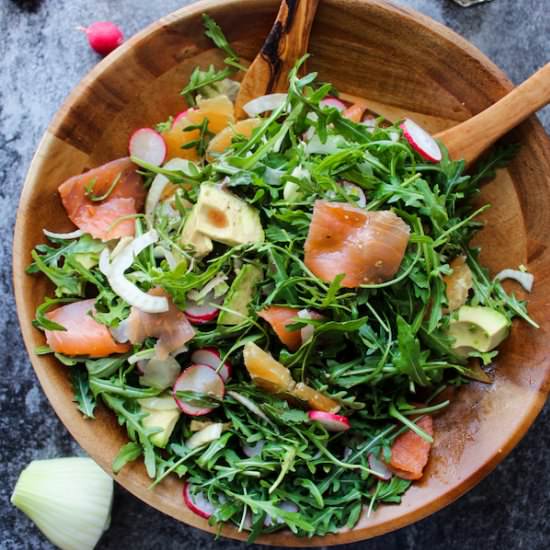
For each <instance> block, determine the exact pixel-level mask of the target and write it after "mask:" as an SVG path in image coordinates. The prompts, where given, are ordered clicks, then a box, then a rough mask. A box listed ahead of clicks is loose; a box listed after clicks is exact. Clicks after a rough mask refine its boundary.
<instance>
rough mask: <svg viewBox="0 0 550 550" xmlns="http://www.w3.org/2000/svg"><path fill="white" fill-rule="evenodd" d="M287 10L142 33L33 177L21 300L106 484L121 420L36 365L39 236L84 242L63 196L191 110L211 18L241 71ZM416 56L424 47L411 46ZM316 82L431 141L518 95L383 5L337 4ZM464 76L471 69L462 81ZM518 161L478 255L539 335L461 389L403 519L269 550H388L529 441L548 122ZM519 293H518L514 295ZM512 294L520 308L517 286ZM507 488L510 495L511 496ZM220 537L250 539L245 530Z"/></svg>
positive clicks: (57, 402) (539, 345)
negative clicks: (34, 271)
mask: <svg viewBox="0 0 550 550" xmlns="http://www.w3.org/2000/svg"><path fill="white" fill-rule="evenodd" d="M278 7H279V6H278V2H277V1H276V0H264V1H260V0H224V1H218V0H209V1H206V2H200V3H198V4H194V5H192V6H190V7H189V8H185V9H182V10H181V11H178V12H176V13H174V14H172V15H170V16H168V17H166V18H164V19H162V20H161V21H159V22H157V23H156V24H154V25H152V26H151V27H149V28H148V29H146V30H145V31H143V32H142V33H140V34H138V35H137V36H135V37H134V38H132V39H131V40H129V41H128V42H127V43H126V44H125V45H123V46H122V47H121V48H120V49H119V50H117V51H116V52H114V53H113V54H111V55H110V56H109V57H108V58H107V59H106V60H104V61H103V62H101V63H100V64H99V65H98V66H97V67H96V68H95V69H94V70H93V71H92V72H91V73H90V74H89V75H88V76H87V77H86V78H85V79H84V80H83V81H82V83H81V84H80V85H79V86H78V87H77V88H76V89H75V91H74V92H73V93H72V94H71V96H70V97H69V99H68V100H67V101H66V102H65V104H64V105H63V107H62V108H61V109H60V111H59V113H58V114H57V116H56V117H55V119H54V121H53V122H52V124H51V126H50V128H49V129H48V131H47V132H46V134H45V136H44V138H43V140H42V142H41V143H40V146H39V148H38V151H37V153H36V156H35V158H34V160H33V163H32V165H31V168H30V170H29V173H28V176H27V180H26V182H25V186H24V189H23V194H22V197H21V203H20V206H19V211H18V218H17V226H16V229H15V242H14V287H15V294H16V300H17V306H18V314H19V320H20V323H21V328H22V332H23V335H24V339H25V343H26V346H27V348H28V350H29V354H30V356H31V360H32V362H33V365H34V368H35V370H36V373H37V376H38V378H39V380H40V383H41V384H42V387H43V389H44V391H45V393H46V395H47V396H48V398H49V400H50V402H51V403H52V406H53V407H54V409H55V410H56V412H57V414H58V415H59V417H60V418H61V420H62V421H63V422H64V423H65V425H66V426H67V428H68V429H69V430H70V432H71V433H72V435H73V436H74V437H75V439H76V440H77V441H78V442H79V443H80V444H81V445H82V447H83V448H84V449H85V450H86V451H87V452H88V453H89V454H90V455H91V456H92V457H93V458H94V459H95V460H96V461H97V462H98V463H99V464H100V465H101V466H102V467H103V468H104V469H105V470H106V471H107V472H110V465H111V462H112V459H113V457H114V456H115V455H116V453H117V452H118V449H119V447H120V445H121V444H122V443H124V442H125V435H124V432H123V430H122V429H121V428H120V427H119V426H117V424H116V422H115V419H114V415H112V414H111V413H109V412H108V411H106V410H104V409H102V408H100V409H99V411H98V414H97V420H95V421H93V422H90V421H86V420H84V419H82V417H81V416H80V414H79V413H78V412H77V410H76V408H75V406H74V403H73V402H72V391H71V387H70V383H69V380H68V378H67V372H66V369H65V368H64V367H63V366H61V365H60V364H59V363H58V362H57V361H55V359H53V358H52V357H45V356H42V357H39V356H35V355H34V354H33V352H32V350H33V349H34V348H35V346H37V345H40V344H42V343H43V335H42V333H40V332H39V331H37V330H35V329H33V328H32V325H31V320H32V318H33V317H34V311H35V308H36V306H37V305H38V304H39V303H40V302H41V301H42V299H43V296H44V295H45V294H46V293H48V292H50V291H51V288H50V287H49V285H48V284H47V282H46V281H45V280H44V278H40V277H30V276H27V275H25V267H26V266H27V264H28V262H29V261H30V252H31V249H32V247H33V246H34V245H36V244H37V243H39V242H42V241H43V235H42V233H41V230H42V228H43V227H44V226H47V227H48V228H49V229H51V230H54V231H55V230H66V229H69V228H70V227H71V224H70V222H69V221H68V220H67V218H66V216H65V213H64V210H63V208H62V206H61V203H60V201H59V197H58V195H57V187H58V185H59V184H60V183H61V182H62V181H63V180H64V179H66V178H67V177H69V176H72V175H74V174H75V173H78V172H80V171H83V170H85V169H86V168H90V167H92V166H95V165H98V164H100V163H103V162H105V161H107V160H111V159H113V158H117V157H120V156H123V155H125V154H126V147H127V139H128V134H129V132H130V131H131V130H132V129H134V128H137V127H141V126H147V125H151V124H154V123H155V122H157V121H159V120H165V119H166V118H167V116H168V115H170V114H174V113H177V112H179V111H181V110H182V108H183V107H184V106H183V105H182V103H181V98H180V96H179V95H178V92H179V90H180V89H181V87H182V86H183V84H184V83H185V80H186V78H187V77H188V76H189V74H190V72H191V70H192V69H193V67H194V66H195V65H196V64H197V63H200V64H201V65H202V66H205V65H206V64H208V63H210V62H216V63H217V64H218V65H220V66H221V63H222V57H221V56H220V54H219V53H218V52H216V51H214V49H213V48H212V46H211V44H210V43H209V41H208V40H207V39H205V38H204V36H203V35H202V28H201V23H200V18H201V14H202V13H203V12H205V11H206V12H208V13H210V15H212V16H213V17H214V18H215V19H216V20H217V21H218V22H219V23H220V24H221V26H222V27H223V28H224V29H225V30H226V31H227V34H228V37H229V39H230V41H231V42H232V45H233V46H234V47H235V49H236V50H237V52H239V53H240V54H241V55H242V57H243V58H248V59H251V58H253V57H254V55H255V53H256V52H257V51H258V49H259V48H260V47H261V44H262V43H263V40H264V38H265V36H266V33H267V32H268V31H269V29H270V27H271V24H272V22H273V19H274V17H275V14H276V12H277V9H278ZM411 44H414V47H411ZM310 50H311V52H312V53H313V57H312V60H311V64H310V68H311V69H312V70H316V71H318V72H319V76H320V78H321V79H322V80H325V81H331V82H333V83H335V84H336V85H337V86H338V87H339V88H340V89H341V90H343V91H346V92H349V93H351V94H354V95H357V96H360V97H364V98H366V99H367V101H370V102H371V106H372V108H373V109H374V110H378V111H379V112H382V113H385V114H386V115H387V116H388V117H390V118H399V117H402V116H404V115H407V114H410V115H411V116H413V117H418V116H422V117H423V119H422V121H421V122H422V123H423V124H424V125H426V127H427V128H428V129H429V130H431V131H440V130H442V129H444V128H447V127H450V126H452V125H455V124H457V123H459V122H461V121H463V120H466V119H467V118H469V117H471V116H472V115H474V114H476V113H478V112H480V111H482V110H483V109H485V108H487V107H488V106H490V105H491V104H493V103H494V102H496V101H497V100H498V99H500V98H501V97H503V96H504V95H506V94H507V93H508V92H509V91H510V90H511V89H512V85H511V83H510V82H509V81H508V80H507V78H506V77H505V76H504V75H503V74H502V73H501V72H500V71H499V70H498V68H496V67H495V66H494V65H493V64H492V63H491V62H490V61H488V60H487V59H486V58H485V57H484V56H483V55H482V54H481V53H480V52H479V51H478V50H476V49H475V48H474V47H473V46H471V45H469V44H468V43H466V42H465V41H464V40H463V39H461V38H460V37H458V36H457V35H456V34H454V33H453V32H451V31H450V30H448V29H446V28H444V27H442V26H441V25H438V24H436V23H434V22H433V21H432V20H430V19H428V18H426V17H423V16H420V15H418V14H416V13H412V12H409V11H408V10H405V9H403V8H400V7H396V6H393V5H391V4H387V3H385V2H382V1H381V0H370V1H366V0H324V1H323V2H321V3H320V6H319V10H318V14H317V17H316V20H315V22H314V25H313V29H312V33H311V48H310ZM457 67H460V70H458V71H457V70H456V68H457ZM512 139H513V140H514V141H518V142H520V143H521V144H522V149H521V151H520V153H519V155H518V157H517V158H516V159H515V160H514V162H513V163H512V164H511V165H510V167H509V169H508V170H506V171H501V172H500V173H499V175H498V177H497V178H496V180H495V181H493V182H491V183H490V184H488V185H486V186H485V187H484V190H483V193H482V195H481V196H480V198H479V200H480V202H484V201H487V200H489V201H490V202H492V204H493V208H492V209H490V210H489V211H487V213H486V214H485V220H486V221H487V226H486V228H485V229H484V231H483V232H482V233H481V234H480V236H479V239H478V242H479V244H480V246H481V247H482V258H483V261H484V262H485V263H486V265H487V266H488V267H489V268H490V270H491V273H493V274H494V273H496V272H497V271H498V270H500V269H502V268H503V267H513V266H517V265H519V264H521V263H523V264H525V265H527V266H528V267H529V270H530V271H531V272H533V273H534V275H535V287H534V290H533V293H532V294H531V295H529V308H530V312H531V314H532V315H533V317H534V318H535V319H536V320H537V321H538V322H539V323H540V325H541V329H540V330H538V331H537V330H534V329H531V328H529V327H528V326H527V325H525V324H524V323H515V324H514V327H513V330H512V334H511V337H510V338H509V339H508V340H507V341H506V343H505V344H504V346H503V349H502V353H501V355H499V358H498V361H497V364H496V368H495V382H494V384H493V385H492V386H483V385H481V384H477V383H473V384H470V385H469V386H468V387H466V388H463V389H461V390H460V391H459V392H458V393H457V395H456V397H455V400H454V402H453V404H452V406H451V407H450V408H449V409H448V410H447V411H446V412H445V413H444V414H442V415H440V416H439V417H438V418H437V419H436V433H437V436H436V444H435V447H434V449H433V455H432V458H431V460H430V463H429V468H428V471H427V475H426V476H425V478H424V479H423V480H422V481H421V482H420V483H418V484H415V485H414V486H413V487H412V489H411V490H410V491H409V492H408V493H407V494H406V496H405V497H404V499H403V502H402V504H401V505H400V506H384V507H380V508H379V509H378V510H377V511H376V512H375V513H374V514H373V515H372V516H371V517H370V518H366V517H363V518H362V519H361V522H360V524H359V526H358V527H357V528H356V529H354V530H353V531H351V532H343V533H341V534H337V535H329V536H327V537H324V538H313V539H298V538H296V537H294V536H293V535H292V534H290V533H289V532H281V533H277V534H273V535H269V536H264V537H262V538H261V539H260V542H262V543H266V544H279V545H286V546H326V545H331V544H343V543H346V542H351V541H357V540H362V539H366V538H369V537H373V536H376V535H378V534H381V533H384V532H387V531H389V530H393V529H397V528H399V527H402V526H404V525H406V524H408V523H411V522H413V521H416V520H418V519H420V518H422V517H425V516H426V515H428V514H430V513H432V512H434V511H436V510H438V509H439V508H441V507H442V506H445V505H446V504H448V503H450V502H451V501H452V500H454V499H456V498H457V497H458V496H460V495H461V494H462V493H464V492H465V491H467V490H468V489H469V488H470V487H472V486H473V485H474V484H475V483H477V482H478V481H479V480H480V479H481V478H482V477H483V476H485V475H486V474H487V473H488V472H490V471H491V470H492V469H493V468H494V467H495V466H496V464H497V463H498V462H499V461H501V460H502V459H503V458H504V457H505V456H506V454H508V453H509V452H510V451H511V450H512V448H513V447H514V446H515V445H516V444H517V442H518V441H519V440H520V439H521V437H522V436H523V434H524V433H525V432H526V430H527V429H528V427H529V426H530V425H531V423H532V422H533V420H534V418H535V416H536V415H537V413H538V412H539V410H540V408H541V407H542V405H543V403H544V401H545V399H546V396H547V393H548V391H549V389H550V348H549V341H550V338H549V337H550V315H549V311H550V308H549V298H548V296H550V250H549V244H550V237H549V235H550V230H549V225H550V218H549V217H548V212H549V211H550V144H549V140H548V138H547V136H546V135H545V134H544V131H543V130H542V128H541V127H540V125H539V124H538V122H537V121H536V120H535V119H528V120H527V121H526V122H525V123H523V124H522V125H521V126H520V127H519V128H518V129H517V130H515V131H514V132H513V136H512ZM510 284H511V285H512V284H513V283H510ZM510 288H513V289H514V290H515V291H516V292H518V294H521V291H517V287H510ZM116 479H117V481H118V482H119V483H121V484H122V485H123V486H124V487H125V488H126V489H128V490H129V491H131V492H132V493H133V494H135V495H136V496H138V497H139V498H141V499H142V500H143V501H144V502H147V503H148V504H150V505H151V506H154V507H155V508H158V509H159V510H162V511H163V512H165V513H167V514H169V515H171V516H173V517H175V518H177V519H178V520H180V521H183V522H185V523H188V524H190V525H193V526H196V527H199V528H201V529H204V530H207V531H211V532H213V531H214V529H212V528H211V527H209V526H208V525H207V522H206V521H204V520H202V519H201V518H199V517H197V516H196V515H194V514H193V513H192V512H190V511H189V510H188V509H187V508H186V507H185V506H184V505H183V503H182V499H181V482H179V481H177V480H176V479H169V480H167V481H166V482H165V483H162V484H161V485H160V486H159V487H157V488H156V489H155V490H154V491H150V490H148V488H147V487H148V485H149V480H148V478H147V477H146V474H145V471H144V468H143V466H142V465H141V464H140V463H135V464H133V465H131V466H130V467H129V468H126V469H124V470H123V471H122V472H121V473H120V474H119V475H118V476H117V477H116ZM504 491H505V488H503V496H504ZM222 533H223V534H224V535H226V536H229V537H232V538H238V539H243V538H245V535H244V534H239V533H238V532H237V531H236V530H234V529H232V528H228V527H225V528H224V529H223V531H222Z"/></svg>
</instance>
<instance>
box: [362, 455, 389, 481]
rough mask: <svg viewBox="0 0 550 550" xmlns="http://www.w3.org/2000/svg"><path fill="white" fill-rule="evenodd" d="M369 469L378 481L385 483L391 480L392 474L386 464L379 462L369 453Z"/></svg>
mask: <svg viewBox="0 0 550 550" xmlns="http://www.w3.org/2000/svg"><path fill="white" fill-rule="evenodd" d="M368 459H369V466H370V469H371V470H372V471H373V472H375V473H374V474H373V475H374V476H375V477H377V478H379V479H382V480H384V481H387V480H388V479H390V478H391V476H392V473H391V470H390V469H389V468H388V466H387V464H386V463H385V462H383V461H382V460H380V459H379V458H378V457H376V455H374V454H373V453H370V454H369V456H368Z"/></svg>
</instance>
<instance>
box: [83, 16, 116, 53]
mask: <svg viewBox="0 0 550 550" xmlns="http://www.w3.org/2000/svg"><path fill="white" fill-rule="evenodd" d="M78 30H80V31H83V32H85V33H86V36H87V38H88V43H89V44H90V47H91V48H92V49H93V50H94V51H95V52H97V53H98V54H100V55H107V54H109V53H111V52H112V51H113V50H114V49H116V48H118V47H119V46H120V45H121V44H122V42H124V35H123V34H122V31H121V30H120V27H118V26H117V25H115V24H114V23H111V22H110V21H97V22H96V23H92V24H91V25H90V26H89V27H78Z"/></svg>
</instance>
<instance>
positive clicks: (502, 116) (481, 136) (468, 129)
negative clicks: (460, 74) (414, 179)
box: [435, 63, 550, 165]
mask: <svg viewBox="0 0 550 550" xmlns="http://www.w3.org/2000/svg"><path fill="white" fill-rule="evenodd" d="M549 102H550V63H547V64H546V65H545V66H544V67H542V69H539V70H538V71H537V72H536V73H535V74H534V75H533V76H531V77H530V78H528V79H527V80H526V81H525V82H523V83H522V84H520V85H519V86H518V87H517V88H514V89H513V90H512V91H511V92H510V93H509V94H507V95H505V96H504V97H503V98H502V99H500V100H499V101H497V102H496V103H495V104H494V105H491V107H489V108H487V109H485V110H484V111H482V112H481V113H479V114H477V115H475V116H473V117H472V118H470V119H468V120H466V121H464V122H461V123H460V124H458V125H456V126H453V127H452V128H449V129H448V130H444V131H443V132H439V133H438V134H436V136H435V137H436V139H439V140H441V141H442V142H443V143H444V144H445V146H446V147H447V149H448V150H449V156H450V158H452V159H454V160H459V159H464V160H465V161H466V165H470V164H472V163H473V162H475V161H476V160H477V159H478V158H479V156H480V155H481V154H482V153H483V152H485V151H486V150H487V149H488V148H489V147H490V146H491V145H493V143H495V141H497V139H499V138H500V137H502V136H503V135H504V134H506V133H507V132H508V131H509V130H511V129H512V128H514V127H515V126H517V125H518V124H519V123H520V122H522V121H523V120H525V119H526V118H527V117H529V116H530V115H532V114H533V113H535V112H536V111H538V110H539V109H541V108H542V107H544V106H545V105H547V104H548V103H549Z"/></svg>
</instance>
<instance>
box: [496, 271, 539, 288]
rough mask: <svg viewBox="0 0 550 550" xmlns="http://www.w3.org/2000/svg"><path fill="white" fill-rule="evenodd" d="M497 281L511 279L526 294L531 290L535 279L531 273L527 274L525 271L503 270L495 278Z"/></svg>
mask: <svg viewBox="0 0 550 550" xmlns="http://www.w3.org/2000/svg"><path fill="white" fill-rule="evenodd" d="M495 279H496V280H497V281H502V280H504V279H513V280H514V281H516V282H518V283H519V284H520V285H521V286H522V287H523V288H524V289H525V290H526V291H527V292H531V290H533V283H534V281H535V277H534V275H533V274H532V273H527V272H526V271H519V270H516V269H503V270H502V271H501V272H500V273H498V274H497V275H496V277H495Z"/></svg>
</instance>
